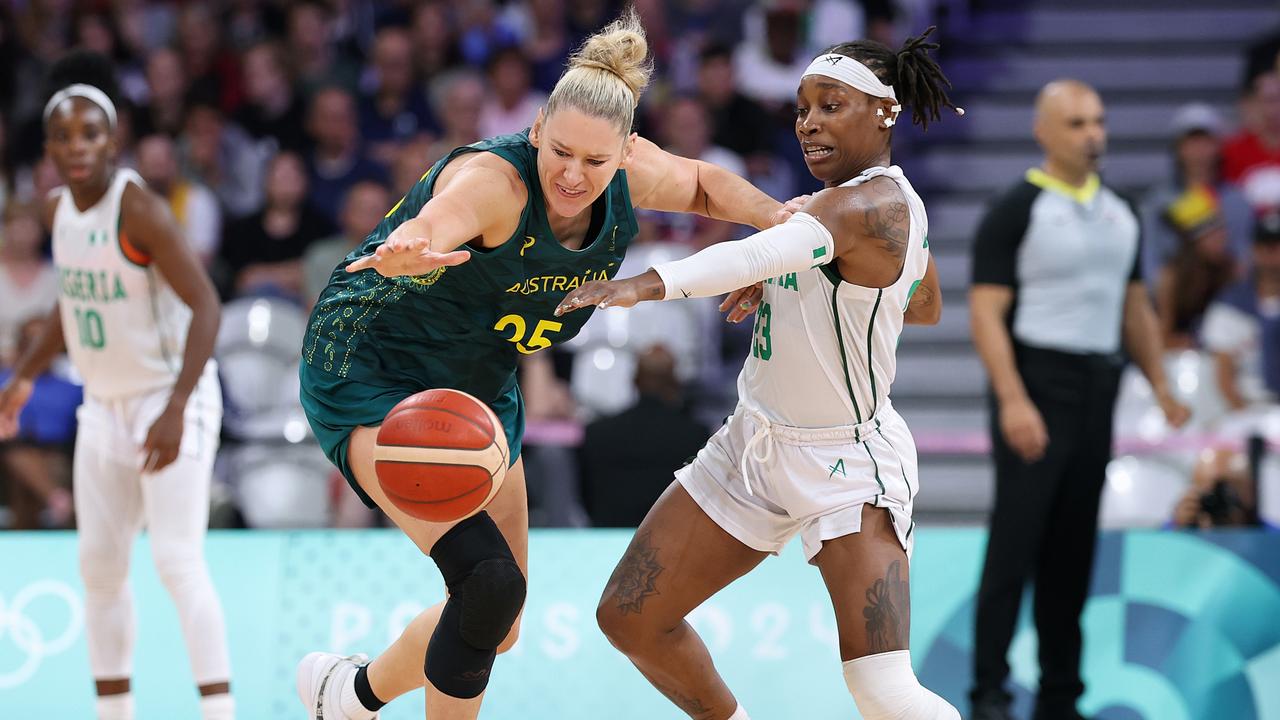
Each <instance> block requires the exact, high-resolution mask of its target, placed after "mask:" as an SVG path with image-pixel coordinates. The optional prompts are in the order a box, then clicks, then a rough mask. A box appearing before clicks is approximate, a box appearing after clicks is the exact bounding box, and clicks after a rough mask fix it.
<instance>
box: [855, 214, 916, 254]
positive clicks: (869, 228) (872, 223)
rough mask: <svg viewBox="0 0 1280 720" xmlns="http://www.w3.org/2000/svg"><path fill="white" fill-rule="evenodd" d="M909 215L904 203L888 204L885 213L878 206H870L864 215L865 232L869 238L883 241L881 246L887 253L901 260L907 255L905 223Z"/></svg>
mask: <svg viewBox="0 0 1280 720" xmlns="http://www.w3.org/2000/svg"><path fill="white" fill-rule="evenodd" d="M909 214H910V213H909V212H908V211H907V204H906V203H904V202H899V201H894V202H891V203H888V204H887V205H886V206H885V207H884V210H883V212H882V211H881V209H880V207H878V206H877V205H874V204H873V205H870V206H868V207H867V209H866V210H864V211H863V214H862V220H863V232H864V233H866V235H867V237H870V238H877V239H879V240H882V241H883V243H882V245H881V246H882V247H883V248H884V249H885V251H886V252H888V253H889V254H890V255H892V256H893V257H895V258H897V259H899V260H901V259H902V258H904V257H906V255H907V232H906V228H904V227H903V221H904V220H906V219H907V216H908V215H909Z"/></svg>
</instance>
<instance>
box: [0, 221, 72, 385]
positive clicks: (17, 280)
mask: <svg viewBox="0 0 1280 720" xmlns="http://www.w3.org/2000/svg"><path fill="white" fill-rule="evenodd" d="M0 217H2V218H3V222H4V227H3V232H0V367H12V366H13V363H14V361H15V360H17V358H18V355H17V345H16V344H17V342H18V339H19V330H20V329H21V328H22V326H23V325H24V324H25V323H26V322H27V321H28V320H30V319H31V318H33V317H44V316H45V315H47V314H48V313H49V309H50V308H52V307H53V304H54V303H55V302H57V300H58V273H57V271H56V270H54V268H53V264H52V263H50V262H49V261H48V260H47V259H46V258H44V257H42V256H41V254H40V245H41V243H42V242H43V241H44V230H43V229H42V228H41V226H40V215H39V210H38V208H37V207H36V206H35V205H33V204H28V203H22V202H10V203H8V204H7V205H5V207H4V211H3V215H0Z"/></svg>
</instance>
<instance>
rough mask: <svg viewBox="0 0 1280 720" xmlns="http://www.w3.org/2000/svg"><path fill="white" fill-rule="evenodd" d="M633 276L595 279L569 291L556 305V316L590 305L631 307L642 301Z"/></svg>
mask: <svg viewBox="0 0 1280 720" xmlns="http://www.w3.org/2000/svg"><path fill="white" fill-rule="evenodd" d="M632 280H633V279H632V278H628V279H626V280H593V281H591V282H586V283H583V284H582V287H580V288H578V289H577V290H574V291H573V292H571V293H569V294H568V295H567V296H566V297H565V299H564V300H561V301H560V304H559V305H557V306H556V317H559V316H561V315H563V314H565V313H567V312H572V311H574V310H577V309H578V308H584V307H590V306H592V305H594V306H596V307H598V308H607V307H631V306H632V305H635V304H636V303H638V302H640V300H641V298H640V294H639V293H638V292H636V286H635V283H634V282H632Z"/></svg>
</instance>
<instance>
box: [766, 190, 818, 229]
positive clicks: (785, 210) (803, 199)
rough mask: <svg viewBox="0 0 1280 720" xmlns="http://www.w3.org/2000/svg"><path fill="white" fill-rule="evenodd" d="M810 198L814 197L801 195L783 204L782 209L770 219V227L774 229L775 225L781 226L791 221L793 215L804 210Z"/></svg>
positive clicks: (775, 212)
mask: <svg viewBox="0 0 1280 720" xmlns="http://www.w3.org/2000/svg"><path fill="white" fill-rule="evenodd" d="M810 197H812V196H811V195H801V196H799V197H793V198H791V199H790V200H788V201H786V202H784V203H782V207H780V208H778V209H777V210H776V211H774V213H773V215H771V216H770V217H769V220H770V226H771V227H772V226H773V225H781V224H782V223H784V222H786V221H788V220H790V219H791V216H792V215H795V214H796V213H798V212H800V210H801V209H803V208H804V206H805V203H807V202H809V198H810Z"/></svg>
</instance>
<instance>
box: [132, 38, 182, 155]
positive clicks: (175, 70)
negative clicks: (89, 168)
mask: <svg viewBox="0 0 1280 720" xmlns="http://www.w3.org/2000/svg"><path fill="white" fill-rule="evenodd" d="M146 76H147V100H146V103H145V104H144V105H142V106H141V107H139V108H138V109H137V111H136V112H135V113H134V134H135V135H136V136H138V137H142V136H145V135H151V134H154V133H164V134H166V135H170V136H173V137H176V136H177V135H178V133H180V132H182V124H183V121H184V120H186V112H187V106H186V98H187V88H188V87H189V86H188V84H187V75H186V72H185V71H184V70H183V68H182V56H181V55H179V54H178V51H177V50H174V49H173V48H167V47H162V48H157V49H156V50H153V51H151V54H150V55H148V56H147V67H146Z"/></svg>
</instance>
